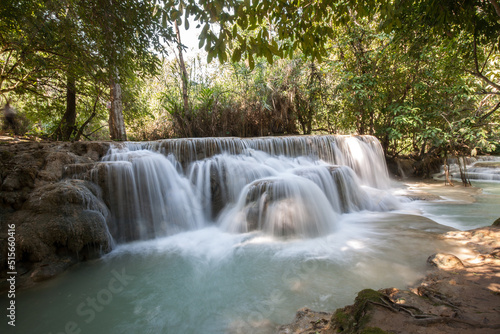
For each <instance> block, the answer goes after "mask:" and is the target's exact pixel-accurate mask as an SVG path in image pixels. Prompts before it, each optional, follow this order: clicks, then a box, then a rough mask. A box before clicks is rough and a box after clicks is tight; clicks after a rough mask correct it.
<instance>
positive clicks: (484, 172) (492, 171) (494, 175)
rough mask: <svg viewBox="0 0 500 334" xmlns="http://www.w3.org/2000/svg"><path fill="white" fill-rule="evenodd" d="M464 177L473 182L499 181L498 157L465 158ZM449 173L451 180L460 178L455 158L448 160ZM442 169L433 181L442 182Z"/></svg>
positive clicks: (499, 159) (499, 166)
mask: <svg viewBox="0 0 500 334" xmlns="http://www.w3.org/2000/svg"><path fill="white" fill-rule="evenodd" d="M465 160H466V164H467V165H466V169H465V170H466V176H467V178H468V179H470V180H475V181H494V182H498V181H500V157H496V156H478V157H467V158H466V159H465ZM447 163H448V166H449V173H450V176H451V178H454V179H459V178H460V169H459V166H458V163H457V159H456V158H451V159H448V161H447ZM444 177H445V176H444V168H443V167H441V172H440V173H437V174H436V175H434V178H435V179H439V180H444Z"/></svg>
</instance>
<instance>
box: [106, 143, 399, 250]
mask: <svg viewBox="0 0 500 334" xmlns="http://www.w3.org/2000/svg"><path fill="white" fill-rule="evenodd" d="M102 165H104V167H103V166H100V168H99V171H98V173H100V176H99V177H97V178H98V179H100V180H102V179H105V188H106V189H105V191H104V193H105V194H107V195H106V196H105V197H106V201H107V203H108V205H109V207H110V211H111V213H112V226H110V232H111V234H112V235H113V237H114V238H115V240H116V241H117V242H127V241H130V240H142V239H150V238H155V237H160V236H165V235H171V234H174V233H178V232H180V231H186V230H192V229H198V228H201V227H203V226H207V225H209V224H212V225H213V224H215V225H217V226H220V227H221V228H222V229H224V230H226V231H229V232H233V233H245V232H250V231H254V230H261V231H263V232H264V233H268V234H272V235H275V236H290V235H293V236H302V237H314V236H319V235H324V234H328V233H331V232H332V231H333V230H334V229H335V226H336V222H337V221H338V217H339V215H341V214H344V213H350V212H357V211H363V210H370V211H386V210H391V209H395V208H396V207H397V204H398V202H397V200H395V199H394V198H393V197H392V196H390V195H388V194H387V193H386V191H385V190H384V189H387V188H388V187H389V177H388V173H387V168H386V165H385V160H384V157H383V152H382V149H381V147H380V143H379V142H378V141H377V140H376V138H374V137H371V136H356V137H352V136H291V137H268V138H267V137H266V138H248V139H240V138H200V139H174V140H162V141H156V142H147V143H125V144H124V145H122V147H120V148H118V147H116V148H113V149H111V150H110V152H109V153H108V155H107V156H106V157H104V158H103V162H102ZM103 173H104V174H106V176H105V177H103V176H102V174H103ZM101 183H102V182H101Z"/></svg>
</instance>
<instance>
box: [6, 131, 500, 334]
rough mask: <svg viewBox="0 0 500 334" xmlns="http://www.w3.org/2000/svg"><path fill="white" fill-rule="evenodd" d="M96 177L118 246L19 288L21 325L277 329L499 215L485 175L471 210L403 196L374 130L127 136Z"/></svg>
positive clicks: (386, 282)
mask: <svg viewBox="0 0 500 334" xmlns="http://www.w3.org/2000/svg"><path fill="white" fill-rule="evenodd" d="M91 176H92V178H93V180H94V181H95V183H97V184H99V185H100V186H101V188H102V191H103V198H104V200H105V202H106V204H107V206H108V207H109V209H110V215H111V223H110V231H111V233H112V235H113V237H114V238H115V240H116V241H117V244H118V245H117V247H116V248H115V249H114V250H113V251H112V252H111V253H109V254H107V255H105V256H104V257H103V258H102V259H99V260H96V261H92V262H84V263H81V264H80V265H78V266H75V267H73V268H72V269H71V270H69V271H68V272H67V273H66V274H64V275H61V276H58V277H56V278H55V279H53V280H49V281H46V282H41V283H39V285H38V287H37V288H36V289H31V290H25V291H19V293H17V292H16V311H17V313H16V318H17V319H18V322H17V323H16V328H15V329H16V330H18V332H19V333H61V332H64V333H69V332H73V333H81V334H85V333H106V334H118V333H186V334H198V333H208V334H221V333H227V334H240V333H244V334H253V333H255V334H267V333H275V332H276V328H277V327H278V326H279V325H280V324H284V323H288V322H291V321H292V319H293V317H294V314H295V312H296V311H297V310H298V309H300V308H302V307H309V308H311V309H314V310H318V311H319V310H324V311H334V310H335V309H336V308H339V307H343V306H345V305H348V304H351V303H352V302H353V300H354V297H355V296H356V293H357V292H358V291H360V290H362V289H365V288H368V287H370V288H374V289H379V288H387V287H396V288H404V287H405V286H406V285H407V284H411V283H412V282H415V281H416V280H417V279H419V278H421V277H422V276H423V273H424V272H425V270H426V265H425V263H426V259H427V257H428V256H429V255H430V254H432V253H436V252H445V253H449V252H451V253H453V252H454V251H455V250H456V249H454V248H453V247H452V246H450V245H449V244H447V243H446V241H445V240H443V239H442V238H439V237H438V235H439V234H441V233H444V232H447V231H449V230H450V227H448V226H454V227H457V228H460V227H464V226H465V227H467V228H473V227H478V226H485V225H488V224H491V222H492V221H493V220H494V219H497V218H498V217H499V216H500V211H499V210H500V209H499V207H498V199H499V198H500V187H498V186H497V184H495V183H493V182H490V183H489V185H490V186H491V187H490V188H488V189H486V190H485V192H484V194H483V195H482V196H483V197H480V198H478V199H479V200H478V201H477V202H475V203H474V204H471V205H465V204H463V203H461V204H460V205H451V207H452V209H450V205H449V204H447V203H450V201H449V200H448V201H438V202H436V203H427V204H426V205H423V203H422V201H413V202H411V203H409V202H404V201H403V203H399V201H398V200H397V199H395V197H393V196H392V195H391V192H392V189H391V188H390V183H389V178H388V175H387V171H386V168H385V161H384V157H383V154H382V150H381V148H380V145H379V143H378V141H377V140H376V139H375V138H373V137H369V136H361V137H349V136H315V137H309V136H307V137H284V138H252V139H238V138H221V139H218V138H206V139H178V140H164V141H157V142H150V143H126V144H122V145H121V147H119V146H117V147H115V148H113V149H112V150H110V152H109V154H108V155H107V156H106V157H105V158H104V159H103V161H102V162H101V163H100V164H99V165H98V166H96V168H95V170H94V171H93V173H92V175H91ZM454 188H457V187H454ZM478 205H479V206H478ZM430 206H433V207H435V208H436V210H434V211H432V212H431V214H430V215H429V214H427V216H428V217H430V218H432V219H434V220H436V221H439V222H444V223H443V224H438V223H436V222H435V221H433V220H431V219H428V218H425V217H424V216H422V215H423V214H424V213H426V212H429V210H430V209H431V207H430ZM394 208H399V209H398V210H396V211H389V210H392V209H394ZM408 209H409V210H408ZM426 210H427V211H426ZM460 210H461V211H460ZM485 212H488V213H489V216H487V215H485ZM457 216H459V217H458V218H457ZM478 218H481V219H478ZM283 236H286V237H283ZM0 302H2V303H3V302H7V298H6V296H0ZM2 305H7V304H2ZM4 325H5V322H4ZM1 326H2V325H0V331H1V328H2V327H1ZM9 329H11V328H9Z"/></svg>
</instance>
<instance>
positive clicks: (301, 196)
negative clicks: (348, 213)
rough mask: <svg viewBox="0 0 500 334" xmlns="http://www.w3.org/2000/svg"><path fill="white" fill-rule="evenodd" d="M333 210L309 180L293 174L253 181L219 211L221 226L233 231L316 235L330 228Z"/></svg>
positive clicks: (333, 221)
mask: <svg viewBox="0 0 500 334" xmlns="http://www.w3.org/2000/svg"><path fill="white" fill-rule="evenodd" d="M337 219H338V215H337V213H336V212H335V211H334V210H333V208H332V206H331V205H330V203H329V201H328V199H327V198H326V196H325V194H324V193H323V192H322V191H321V189H320V188H319V187H318V186H317V185H316V184H315V183H314V182H312V181H310V180H308V179H306V178H302V177H299V176H296V175H293V174H287V175H281V176H280V177H269V178H263V179H259V180H257V181H254V182H252V183H250V184H248V185H247V186H245V188H244V189H243V191H242V192H241V195H240V198H239V199H238V203H237V204H236V205H235V206H234V207H232V208H230V209H229V210H228V211H227V212H225V213H223V214H222V216H221V219H220V224H221V227H222V228H223V229H225V230H227V231H229V232H233V233H245V232H250V231H254V230H262V231H264V232H265V233H268V234H271V235H275V236H290V235H293V236H299V237H316V236H320V235H325V234H328V233H331V232H332V231H333V230H334V227H335V222H336V221H337Z"/></svg>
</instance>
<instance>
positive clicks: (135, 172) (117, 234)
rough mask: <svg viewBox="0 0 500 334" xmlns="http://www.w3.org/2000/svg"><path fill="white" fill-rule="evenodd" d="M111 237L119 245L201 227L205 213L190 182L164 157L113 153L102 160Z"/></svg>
mask: <svg viewBox="0 0 500 334" xmlns="http://www.w3.org/2000/svg"><path fill="white" fill-rule="evenodd" d="M103 161H104V162H105V167H106V168H105V171H106V172H105V173H106V181H107V188H108V189H107V193H108V202H109V205H110V209H111V213H112V226H110V232H111V235H112V236H113V237H114V238H115V240H116V241H117V242H126V241H131V240H144V239H151V238H154V237H159V236H166V235H172V234H175V233H178V232H181V231H186V230H192V229H197V228H201V227H202V226H203V225H204V221H203V213H202V209H201V207H200V205H199V203H198V202H197V201H196V196H195V194H194V191H193V188H192V186H191V184H190V182H189V181H188V180H187V179H185V178H183V177H182V176H181V175H179V173H178V172H177V170H176V168H175V166H174V164H172V162H171V161H170V160H169V159H167V158H166V157H165V156H163V155H161V154H159V153H155V152H151V151H147V150H139V151H126V150H125V151H120V150H118V151H112V152H111V153H110V154H108V155H107V156H106V157H104V158H103Z"/></svg>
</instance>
